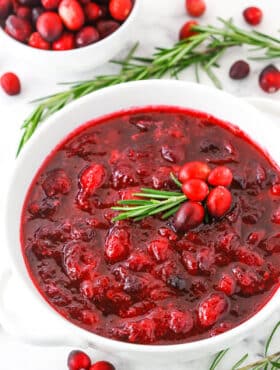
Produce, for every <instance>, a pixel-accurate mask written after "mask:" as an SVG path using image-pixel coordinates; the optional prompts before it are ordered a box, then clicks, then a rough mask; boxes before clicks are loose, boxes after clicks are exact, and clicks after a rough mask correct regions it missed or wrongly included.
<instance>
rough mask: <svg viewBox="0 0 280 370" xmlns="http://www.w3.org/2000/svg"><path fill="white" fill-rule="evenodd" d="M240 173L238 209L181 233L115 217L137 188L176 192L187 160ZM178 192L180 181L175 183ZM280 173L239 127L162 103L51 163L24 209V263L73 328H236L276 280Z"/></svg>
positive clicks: (163, 224)
mask: <svg viewBox="0 0 280 370" xmlns="http://www.w3.org/2000/svg"><path fill="white" fill-rule="evenodd" d="M194 160H196V161H197V160H198V161H204V162H207V163H208V164H209V166H210V167H211V168H214V167H215V166H217V165H220V164H224V165H226V166H227V167H228V168H230V169H231V171H232V173H233V182H232V185H231V187H230V190H231V193H232V197H233V201H232V207H231V209H230V211H229V212H228V213H227V214H226V215H225V216H224V217H222V218H220V219H212V220H210V221H209V223H208V224H202V225H200V226H198V227H197V228H195V229H193V230H191V231H188V232H186V233H185V234H180V233H176V232H175V231H174V230H173V229H172V218H170V219H169V220H166V221H163V220H161V218H160V216H159V215H156V216H153V217H149V218H147V219H144V220H142V221H139V222H133V221H131V220H124V221H118V222H115V223H113V222H112V221H111V220H112V218H113V217H114V216H116V215H117V212H115V211H112V210H111V207H112V206H114V205H116V202H117V201H118V200H120V199H128V198H131V197H132V194H133V193H134V192H136V191H137V190H139V188H140V187H153V188H155V189H167V190H168V189H169V190H171V189H172V190H176V185H175V184H174V183H172V181H171V180H170V177H169V174H170V172H171V171H173V172H174V173H178V169H179V168H180V166H181V165H183V164H184V163H186V162H189V161H194ZM177 189H178V188H177ZM279 225H280V175H279V172H278V169H277V168H276V167H275V165H273V164H272V162H271V161H270V160H269V159H268V158H267V157H266V155H265V154H264V153H263V152H262V151H261V150H260V149H259V148H257V147H256V146H255V145H254V144H253V143H251V142H250V141H249V140H248V139H247V138H246V137H245V136H244V135H242V134H241V133H240V132H239V131H237V130H234V129H232V128H231V127H229V126H228V125H226V124H223V123H221V122H219V121H217V120H215V119H214V118H211V117H209V116H208V115H203V114H198V113H195V112H191V111H184V110H179V109H176V108H168V107H158V108H146V109H139V110H134V111H129V112H122V113H118V114H115V115H113V116H110V117H107V118H106V119H103V120H100V121H98V122H92V123H89V124H87V125H86V126H83V127H82V128H81V129H79V130H78V131H76V132H75V133H74V134H72V135H71V136H69V137H68V138H67V139H66V140H65V141H63V142H62V143H61V144H60V145H59V146H58V148H56V149H55V150H54V151H53V152H52V153H51V155H50V156H49V157H48V158H47V159H46V161H45V162H44V164H43V166H42V167H41V168H40V170H39V172H38V174H37V175H36V178H35V180H34V181H33V183H32V185H31V188H30V190H29V193H28V195H27V198H26V201H25V205H24V208H23V213H22V224H21V239H22V250H23V254H24V258H25V261H26V264H27V267H28V270H29V272H30V275H31V277H32V279H33V281H34V282H35V284H36V286H37V288H38V289H39V290H40V292H41V294H42V295H43V296H44V297H45V299H46V300H47V301H48V302H49V303H50V304H51V305H52V306H53V307H54V308H55V309H56V310H57V311H58V312H59V313H60V314H61V315H63V316H64V317H66V318H67V319H68V320H70V321H71V322H73V323H74V324H76V325H78V326H80V327H83V328H85V329H87V330H89V331H91V332H94V333H97V334H99V335H102V336H105V337H109V338H114V339H117V340H121V341H127V342H131V343H144V344H174V343H184V342H189V341H194V340H198V339H201V338H207V337H210V336H214V335H217V334H219V333H222V332H224V331H227V330H229V329H231V328H232V327H235V326H236V325H238V324H240V323H241V322H243V321H244V320H247V319H248V318H249V317H251V316H252V315H253V314H255V313H256V312H258V311H259V310H260V309H261V307H262V306H263V305H264V304H265V303H266V302H267V301H268V299H269V298H270V297H271V296H272V295H273V293H274V292H275V290H276V289H277V287H278V284H279V277H280V267H279V266H280V230H279Z"/></svg>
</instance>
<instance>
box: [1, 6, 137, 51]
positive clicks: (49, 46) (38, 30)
mask: <svg viewBox="0 0 280 370" xmlns="http://www.w3.org/2000/svg"><path fill="white" fill-rule="evenodd" d="M132 6H133V1H132V0H96V1H94V2H93V1H91V0H0V25H2V26H3V27H4V29H5V32H6V33H7V34H8V35H10V36H11V37H13V38H14V39H16V40H17V41H20V42H22V43H25V44H28V45H29V46H32V47H34V48H38V49H44V50H69V49H74V48H79V47H83V46H87V45H90V44H92V43H95V42H97V41H99V40H101V39H103V38H105V37H107V36H109V35H110V34H111V33H113V32H114V31H116V30H117V29H118V28H119V27H120V25H121V23H122V22H124V21H125V20H126V18H127V17H128V16H129V14H130V12H131V9H132Z"/></svg>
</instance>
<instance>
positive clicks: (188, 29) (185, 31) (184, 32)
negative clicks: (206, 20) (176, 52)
mask: <svg viewBox="0 0 280 370" xmlns="http://www.w3.org/2000/svg"><path fill="white" fill-rule="evenodd" d="M197 25H198V23H197V22H196V21H188V22H186V23H185V24H184V25H183V27H182V28H181V30H180V33H179V40H184V39H188V38H189V37H191V36H194V35H196V34H197V32H196V31H194V30H192V27H193V26H197Z"/></svg>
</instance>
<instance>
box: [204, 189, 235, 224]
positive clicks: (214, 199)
mask: <svg viewBox="0 0 280 370" xmlns="http://www.w3.org/2000/svg"><path fill="white" fill-rule="evenodd" d="M231 202H232V196H231V193H230V191H229V190H228V189H227V188H225V187H224V186H217V187H216V188H214V189H212V190H211V191H210V194H209V196H208V198H207V208H208V211H209V213H210V214H211V215H212V216H214V217H222V216H223V215H224V214H225V213H226V212H228V211H229V209H230V207H231Z"/></svg>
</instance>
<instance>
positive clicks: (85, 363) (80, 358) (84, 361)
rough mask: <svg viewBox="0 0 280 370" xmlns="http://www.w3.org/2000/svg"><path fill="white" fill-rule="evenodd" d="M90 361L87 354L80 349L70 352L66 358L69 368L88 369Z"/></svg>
mask: <svg viewBox="0 0 280 370" xmlns="http://www.w3.org/2000/svg"><path fill="white" fill-rule="evenodd" d="M90 364H91V361H90V358H89V357H88V355H87V354H86V353H85V352H82V351H72V352H70V354H69V356H68V360H67V365H68V368H69V370H84V369H85V370H88V368H89V367H90Z"/></svg>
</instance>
